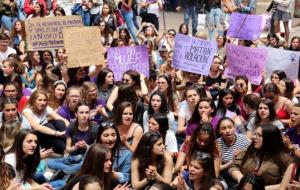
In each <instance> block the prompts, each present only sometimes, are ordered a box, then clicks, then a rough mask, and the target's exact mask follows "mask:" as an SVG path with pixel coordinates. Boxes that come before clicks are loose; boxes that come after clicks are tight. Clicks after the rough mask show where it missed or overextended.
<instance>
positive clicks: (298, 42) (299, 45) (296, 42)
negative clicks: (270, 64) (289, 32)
mask: <svg viewBox="0 0 300 190" xmlns="http://www.w3.org/2000/svg"><path fill="white" fill-rule="evenodd" d="M287 49H288V50H291V51H300V37H299V36H294V37H292V39H291V45H290V47H288V48H287Z"/></svg>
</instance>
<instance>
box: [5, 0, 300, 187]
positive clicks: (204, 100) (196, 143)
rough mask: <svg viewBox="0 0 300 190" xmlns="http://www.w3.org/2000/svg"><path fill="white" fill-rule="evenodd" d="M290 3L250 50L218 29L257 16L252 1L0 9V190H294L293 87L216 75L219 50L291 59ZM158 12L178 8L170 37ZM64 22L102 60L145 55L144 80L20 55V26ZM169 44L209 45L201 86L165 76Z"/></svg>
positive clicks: (296, 126)
mask: <svg viewBox="0 0 300 190" xmlns="http://www.w3.org/2000/svg"><path fill="white" fill-rule="evenodd" d="M293 4H294V1H293V0H273V1H272V2H271V4H270V6H269V7H268V9H267V12H270V14H272V19H271V27H270V31H269V34H268V36H267V38H266V39H258V40H255V41H249V40H244V39H234V38H232V37H229V36H226V30H227V28H228V24H230V23H229V18H230V15H231V13H233V12H239V13H243V14H255V10H256V1H255V0H243V1H240V0H210V1H206V0H200V1H196V0H179V1H178V2H175V1H173V0H169V1H165V4H163V2H162V1H161V0H153V1H149V0H142V1H141V2H137V1H136V0H120V1H119V2H116V1H111V0H104V2H102V1H97V0H82V1H69V0H57V1H54V0H53V1H51V0H47V1H46V0H37V1H32V0H24V1H16V0H3V1H1V2H0V15H1V27H2V30H1V33H0V61H1V64H0V68H1V70H0V92H1V96H0V189H1V190H2V189H3V190H24V189H26V190H27V189H29V190H60V189H63V190H71V189H72V190H77V189H78V190H130V189H135V190H143V189H150V190H169V189H170V190H171V189H177V190H190V189H192V190H226V189H229V190H242V189H243V190H265V189H266V190H285V189H289V190H291V189H298V190H300V162H299V158H300V148H299V146H300V99H299V97H300V83H299V79H296V78H289V76H288V74H287V73H286V71H285V70H274V71H273V72H272V73H271V77H270V78H269V77H267V76H266V75H264V76H263V79H262V81H261V84H260V85H254V84H251V82H250V80H249V79H248V78H247V76H244V75H239V76H236V77H235V78H228V77H227V76H226V75H225V74H224V73H225V70H226V68H227V67H228V65H230V62H229V61H228V60H227V56H226V44H227V43H234V44H236V45H239V46H246V47H251V48H256V47H263V46H266V47H269V48H280V49H282V51H287V50H289V51H295V53H297V52H298V53H299V52H300V37H299V36H291V37H290V36H289V27H288V23H289V21H290V20H291V18H292V12H293V11H292V7H293ZM164 8H169V9H173V10H177V11H179V10H180V9H181V8H183V12H184V22H183V23H182V24H180V25H179V26H178V29H177V28H169V29H163V31H162V30H160V28H161V26H160V25H162V23H159V14H160V13H161V12H160V11H161V10H163V9H164ZM197 14H206V18H207V19H206V22H207V24H206V26H207V28H206V30H207V32H208V35H207V32H203V31H201V30H197V27H198V24H197ZM68 15H80V16H81V17H82V21H83V24H84V25H85V26H98V27H99V28H100V32H101V41H99V43H102V45H103V47H104V54H105V55H104V56H105V58H106V57H107V50H108V49H109V48H111V47H123V46H136V45H145V46H146V47H147V51H148V55H149V66H150V67H149V68H150V70H149V77H145V76H144V75H143V74H140V73H139V71H135V70H128V71H126V72H124V73H123V75H122V76H123V77H122V81H116V80H115V77H114V74H115V73H114V72H113V71H112V70H111V69H110V68H108V66H107V65H108V64H107V60H106V61H105V63H102V64H101V65H98V66H90V67H79V68H68V52H66V50H64V49H56V50H53V51H52V50H43V51H28V50H27V46H28V44H27V41H26V32H28V31H25V22H24V21H25V20H26V19H34V18H40V17H52V16H53V17H54V16H55V17H61V16H68ZM138 16H140V17H141V21H142V22H141V23H138V21H137V17H138ZM190 18H191V19H192V29H191V30H190V28H189V24H188V22H189V20H190ZM281 21H282V22H283V26H284V31H285V32H284V33H280V28H279V23H280V22H281ZM215 31H217V33H218V34H217V37H215V35H216V34H215V33H214V32H215ZM177 34H182V35H188V36H191V37H192V36H193V37H196V38H200V39H202V40H211V41H216V43H217V49H218V51H217V54H216V55H215V56H214V58H213V61H212V63H211V67H210V70H209V74H208V76H204V75H200V74H197V73H192V72H187V71H184V70H181V69H178V68H174V67H173V64H172V62H173V59H172V57H173V49H174V44H175V43H174V42H175V37H176V35H177ZM140 64H145V63H140ZM298 67H299V65H295V68H298ZM262 73H264V72H262Z"/></svg>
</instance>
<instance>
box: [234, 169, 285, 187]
mask: <svg viewBox="0 0 300 190" xmlns="http://www.w3.org/2000/svg"><path fill="white" fill-rule="evenodd" d="M240 189H242V190H245V189H255V190H265V182H264V180H263V179H262V178H261V177H260V176H258V175H256V174H253V173H248V174H246V175H245V176H244V177H243V178H242V179H241V181H240V183H239V185H238V186H237V187H236V190H240ZM284 190H285V189H284Z"/></svg>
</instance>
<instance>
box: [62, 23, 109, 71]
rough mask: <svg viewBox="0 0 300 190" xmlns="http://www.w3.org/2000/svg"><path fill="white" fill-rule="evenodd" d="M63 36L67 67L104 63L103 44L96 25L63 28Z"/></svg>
mask: <svg viewBox="0 0 300 190" xmlns="http://www.w3.org/2000/svg"><path fill="white" fill-rule="evenodd" d="M63 36H64V38H63V39H64V45H65V49H66V51H67V52H68V65H67V66H68V68H74V67H86V66H91V65H101V64H104V62H105V59H104V55H103V45H102V43H101V35H100V29H99V28H98V27H72V28H64V29H63Z"/></svg>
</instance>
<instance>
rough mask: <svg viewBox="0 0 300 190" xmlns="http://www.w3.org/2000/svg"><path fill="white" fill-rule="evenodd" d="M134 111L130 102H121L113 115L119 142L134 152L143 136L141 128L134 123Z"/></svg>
mask: <svg viewBox="0 0 300 190" xmlns="http://www.w3.org/2000/svg"><path fill="white" fill-rule="evenodd" d="M134 113H135V112H134V109H133V106H132V104H131V103H130V102H122V103H121V104H119V105H118V107H117V110H116V115H115V123H116V125H117V128H118V131H119V134H120V137H121V142H122V143H123V145H125V146H126V147H127V148H128V149H129V150H130V151H132V152H134V151H135V149H136V147H137V145H138V143H139V141H140V139H141V138H142V136H143V129H142V127H141V126H140V125H139V124H137V123H135V122H134V115H133V114H134Z"/></svg>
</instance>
